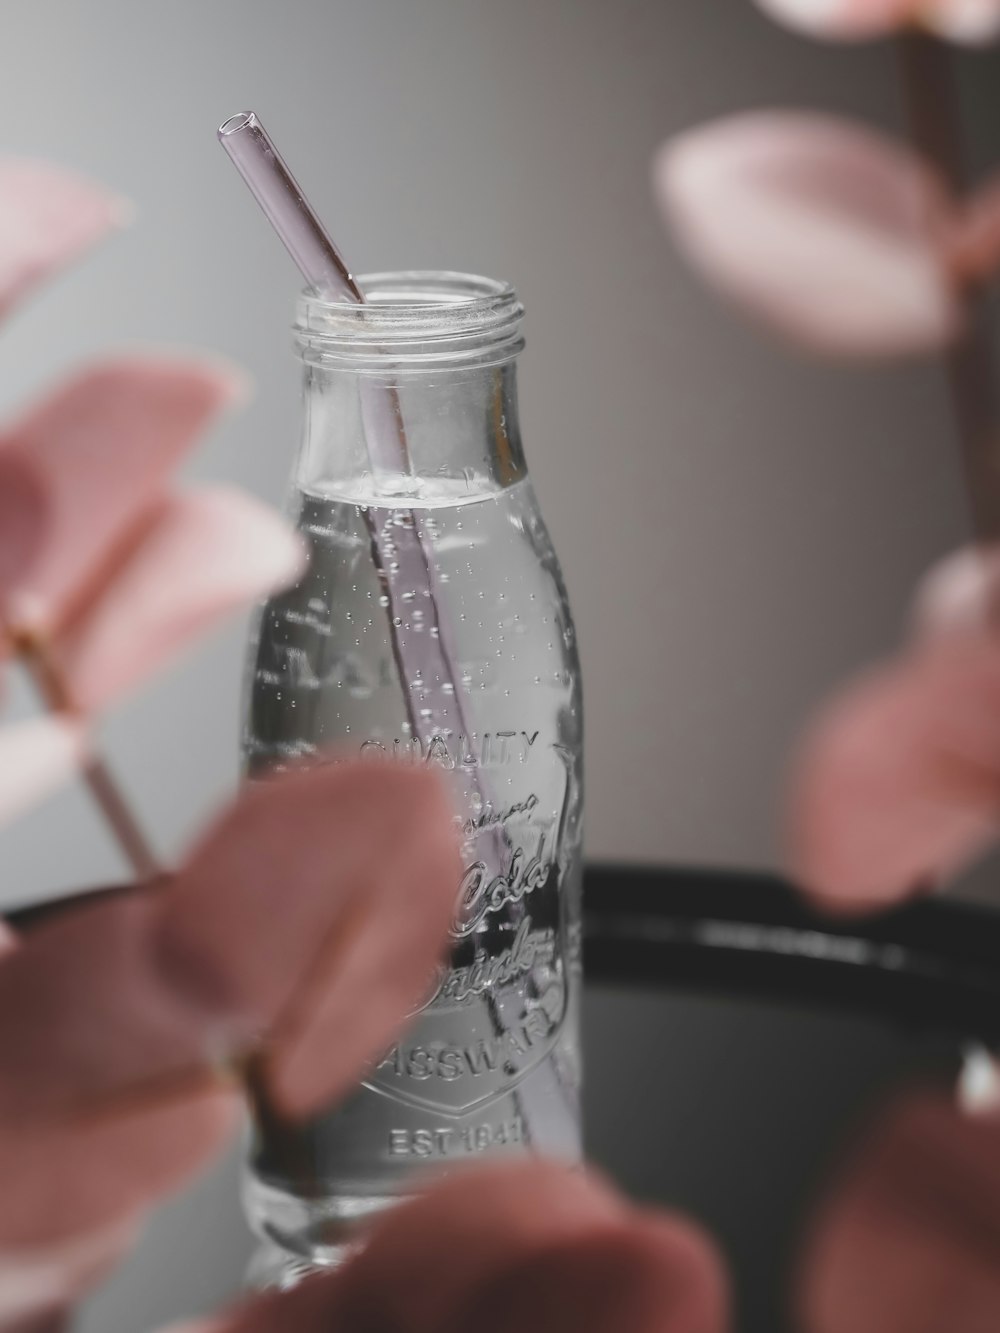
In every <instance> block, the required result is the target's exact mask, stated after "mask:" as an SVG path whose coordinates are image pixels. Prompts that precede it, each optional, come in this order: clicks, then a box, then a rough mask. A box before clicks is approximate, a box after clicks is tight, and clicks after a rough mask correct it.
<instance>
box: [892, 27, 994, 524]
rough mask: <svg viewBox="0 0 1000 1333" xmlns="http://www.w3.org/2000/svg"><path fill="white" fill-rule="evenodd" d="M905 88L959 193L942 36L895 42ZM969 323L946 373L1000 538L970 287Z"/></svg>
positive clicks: (973, 497) (973, 490)
mask: <svg viewBox="0 0 1000 1333" xmlns="http://www.w3.org/2000/svg"><path fill="white" fill-rule="evenodd" d="M895 50H896V61H897V68H898V73H899V84H900V91H901V94H902V100H903V108H904V112H905V115H906V120H907V124H908V127H909V131H910V137H911V139H912V141H913V143H914V145H915V147H916V148H917V149H918V150H919V152H920V153H921V154H922V155H923V156H924V157H925V158H926V159H927V160H928V161H929V162H930V163H931V164H932V165H933V166H934V167H935V168H936V169H937V171H938V172H940V173H941V175H942V176H943V177H944V179H945V181H946V183H947V184H948V186H949V187H950V188H951V189H952V190H954V191H955V193H956V194H957V195H961V194H962V193H964V191H965V189H966V187H967V185H968V177H967V166H966V161H965V153H964V150H963V143H962V122H961V112H960V107H959V102H958V91H957V88H956V82H955V71H954V56H953V54H952V52H951V51H950V50H949V48H948V47H947V46H946V45H945V44H944V43H942V42H938V41H935V40H934V39H933V38H931V37H928V36H926V35H924V34H922V33H918V32H908V33H905V34H904V35H903V36H901V37H898V38H897V39H896V42H895ZM967 301H968V307H967V324H966V328H965V331H964V332H963V334H962V335H961V337H960V338H959V339H958V341H957V342H955V343H954V344H953V345H952V347H951V348H950V349H949V350H948V352H947V353H946V354H945V373H946V376H947V380H948V388H949V393H950V397H951V403H952V410H953V413H954V417H955V427H956V431H957V434H958V443H959V449H960V452H961V458H962V469H963V473H964V476H965V488H966V493H967V496H968V503H969V508H970V511H971V517H972V524H973V530H974V532H975V536H976V538H977V540H978V541H980V542H982V543H987V542H996V541H1000V460H998V457H997V443H998V439H1000V419H998V414H997V400H996V399H997V396H996V388H995V385H994V380H993V372H992V360H993V355H992V346H991V338H990V328H989V320H988V311H987V300H986V296H985V294H984V293H983V290H982V288H981V287H979V286H976V287H972V288H970V289H969V290H968V297H967Z"/></svg>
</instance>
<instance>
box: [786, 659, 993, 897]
mask: <svg viewBox="0 0 1000 1333" xmlns="http://www.w3.org/2000/svg"><path fill="white" fill-rule="evenodd" d="M791 813H792V820H791V850H792V864H793V870H794V873H795V874H796V875H797V876H798V877H799V878H800V879H801V881H802V883H803V885H804V887H805V888H806V890H807V891H809V892H812V893H814V894H816V895H817V896H818V897H820V898H822V899H824V900H825V901H826V902H828V903H829V904H830V905H834V904H840V905H842V906H845V907H849V908H865V907H877V906H880V905H884V904H886V903H889V902H892V901H895V900H897V899H900V898H904V897H906V896H907V895H909V894H911V893H914V892H916V891H918V890H919V889H921V888H926V887H928V882H929V881H933V882H936V881H938V880H940V879H941V878H942V877H945V876H947V875H949V874H952V873H954V872H955V871H957V870H958V869H959V868H960V867H962V866H963V865H964V864H965V863H967V862H968V861H970V860H971V859H972V858H974V857H975V856H977V855H979V854H980V853H981V852H982V851H984V850H985V849H986V847H987V846H988V845H989V843H990V842H991V841H992V839H993V838H994V837H995V836H996V834H997V832H998V827H1000V824H998V821H1000V640H998V639H997V638H996V637H994V636H991V635H988V634H987V635H980V636H973V635H968V636H966V635H962V636H958V637H956V638H955V639H954V640H946V641H942V642H941V643H940V644H939V645H934V646H928V647H926V648H923V649H918V650H915V651H914V652H913V653H911V654H910V655H909V656H904V657H902V658H901V659H899V660H898V661H896V662H894V663H892V664H890V665H889V666H888V667H884V668H882V669H880V670H878V671H875V672H872V673H871V674H870V675H869V676H868V677H866V678H864V679H863V680H862V681H861V682H860V683H858V684H856V685H855V686H853V687H852V688H849V689H848V690H847V691H846V693H845V694H844V695H842V696H841V697H840V698H838V699H835V700H834V702H833V703H832V705H830V706H828V708H827V709H826V711H825V713H823V714H822V715H821V716H820V718H819V720H818V722H817V723H816V724H815V725H814V727H813V729H812V732H811V734H810V735H809V736H808V737H807V738H806V742H805V744H804V746H803V752H802V754H801V756H800V758H799V763H798V770H797V774H796V780H795V783H794V786H793V790H792V812H791Z"/></svg>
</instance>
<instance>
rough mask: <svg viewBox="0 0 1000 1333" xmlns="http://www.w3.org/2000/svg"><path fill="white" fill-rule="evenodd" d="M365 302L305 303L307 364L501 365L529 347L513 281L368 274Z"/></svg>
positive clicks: (301, 307)
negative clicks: (310, 361)
mask: <svg viewBox="0 0 1000 1333" xmlns="http://www.w3.org/2000/svg"><path fill="white" fill-rule="evenodd" d="M356 281H357V283H358V285H359V287H360V288H361V290H362V291H363V292H364V294H365V303H364V304H363V305H359V304H357V303H355V302H351V301H330V300H326V299H324V298H323V297H321V296H317V295H316V293H315V292H310V291H306V292H303V293H302V295H301V296H300V297H299V303H298V310H297V319H296V323H295V333H296V341H297V344H298V346H299V348H300V350H301V351H302V354H303V356H304V357H305V358H306V359H307V360H321V361H349V362H353V363H363V364H364V365H365V366H370V367H372V368H374V367H376V366H379V365H381V366H384V365H386V363H392V364H393V365H394V366H396V367H397V368H400V366H401V365H403V363H411V362H412V363H413V365H414V367H415V368H416V367H418V366H420V365H425V364H428V363H432V364H441V363H442V362H447V363H453V364H462V363H466V362H468V363H474V364H477V365H485V364H496V363H498V362H501V361H506V360H509V359H510V358H511V357H513V356H515V355H516V354H517V353H518V352H519V351H520V350H521V348H522V346H523V345H524V343H523V339H522V338H521V333H520V330H521V320H522V318H523V315H524V307H523V306H522V305H521V302H520V301H519V300H518V297H517V293H516V292H515V291H514V288H513V287H512V286H511V285H510V283H507V282H499V281H497V280H496V279H494V278H484V277H480V276H478V275H476V274H471V273H449V272H435V271H413V272H400V273H367V274H362V275H360V276H359V277H357V279H356Z"/></svg>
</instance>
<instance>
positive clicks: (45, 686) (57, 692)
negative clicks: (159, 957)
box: [10, 633, 162, 882]
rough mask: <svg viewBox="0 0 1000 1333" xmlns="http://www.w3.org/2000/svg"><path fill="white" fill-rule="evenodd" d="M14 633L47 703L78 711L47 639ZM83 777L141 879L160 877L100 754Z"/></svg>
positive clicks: (146, 842)
mask: <svg viewBox="0 0 1000 1333" xmlns="http://www.w3.org/2000/svg"><path fill="white" fill-rule="evenodd" d="M10 637H11V639H12V641H13V643H14V646H15V648H16V649H17V652H18V654H19V655H20V658H21V661H22V662H23V663H24V666H25V669H26V670H27V672H28V674H29V676H30V677H31V680H32V683H33V684H34V686H35V689H36V690H37V691H38V694H39V696H40V698H41V699H42V701H43V702H44V703H45V705H46V707H48V708H51V709H52V710H53V711H54V712H62V713H67V712H68V713H72V712H75V711H76V709H75V706H74V703H73V698H72V694H71V692H70V690H69V687H68V685H67V684H66V681H65V680H64V678H63V675H62V672H61V671H60V669H59V666H58V664H57V663H56V662H55V661H54V659H53V657H52V654H51V653H50V652H49V650H48V647H47V645H46V644H45V641H44V640H43V639H41V638H40V637H39V636H37V635H30V634H18V633H13V634H11V636H10ZM83 780H84V782H85V783H86V784H87V787H88V789H89V791H90V794H91V796H92V797H93V798H94V800H95V802H96V803H97V806H98V809H99V810H100V811H101V814H102V815H103V816H104V819H105V821H106V822H107V825H108V828H109V829H110V830H111V833H112V834H113V836H114V838H115V841H116V842H117V843H118V845H119V847H120V848H121V850H122V853H123V855H124V856H125V858H126V860H127V861H128V863H129V865H130V866H131V867H132V869H133V871H134V872H135V875H136V877H137V879H138V880H139V881H140V882H144V881H146V880H150V879H156V878H157V876H158V875H160V874H162V867H161V866H160V863H159V861H158V860H157V858H156V855H155V853H154V852H153V849H152V846H151V845H150V843H149V840H148V839H147V837H146V834H145V832H144V831H143V828H142V826H141V824H140V823H139V821H138V819H137V818H136V816H135V814H134V812H133V810H132V807H131V806H130V804H129V802H128V799H127V798H126V796H125V794H124V792H123V791H122V789H121V787H120V786H119V784H118V782H117V780H116V779H115V777H114V776H113V774H112V773H111V770H110V769H109V768H108V766H107V764H106V763H105V761H104V760H103V759H102V758H101V757H100V755H94V756H92V757H91V758H90V759H88V760H87V763H86V764H85V766H84V770H83Z"/></svg>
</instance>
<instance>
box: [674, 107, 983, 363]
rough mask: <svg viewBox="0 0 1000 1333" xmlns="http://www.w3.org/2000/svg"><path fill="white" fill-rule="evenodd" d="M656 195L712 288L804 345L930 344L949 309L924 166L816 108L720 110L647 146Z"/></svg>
mask: <svg viewBox="0 0 1000 1333" xmlns="http://www.w3.org/2000/svg"><path fill="white" fill-rule="evenodd" d="M654 179H655V185H656V189H657V193H658V195H659V199H660V203H661V206H662V208H663V210H664V213H665V214H666V216H667V218H668V220H669V221H670V222H671V223H672V224H673V226H674V228H675V230H676V233H677V237H678V240H679V243H680V245H681V247H682V249H683V250H684V251H685V253H686V255H687V257H688V258H689V259H690V260H691V262H692V263H693V264H694V265H695V266H696V267H697V268H699V269H700V270H701V271H702V273H703V274H704V275H705V276H706V277H707V278H708V279H709V280H710V281H711V282H713V283H715V285H716V286H717V287H718V288H719V290H720V291H721V292H723V293H724V294H725V295H727V296H729V297H730V298H732V299H733V300H735V301H737V302H739V303H740V304H742V305H744V306H745V307H746V308H747V309H748V310H750V311H751V312H752V313H753V314H755V315H757V316H759V317H760V318H761V319H763V320H764V321H765V322H767V323H769V324H770V325H771V326H772V327H773V328H775V329H776V330H778V331H779V332H781V333H782V334H784V335H786V336H787V337H789V338H791V339H793V340H795V341H798V342H800V343H803V344H805V345H806V346H808V347H811V348H813V349H814V350H816V351H818V352H823V353H827V354H831V355H837V356H849V357H865V356H886V355H897V354H903V353H917V352H928V351H933V350H937V349H939V348H940V347H942V346H943V345H945V344H946V343H948V342H949V341H950V340H951V339H952V338H953V337H954V336H955V335H956V334H957V332H958V330H959V328H960V326H961V319H962V313H961V308H960V301H959V299H958V295H957V293H956V290H955V288H954V283H953V281H952V279H951V277H950V274H949V272H948V268H947V264H946V261H945V257H944V253H943V252H944V246H945V244H946V242H947V240H948V238H949V235H950V229H951V227H952V226H953V223H954V210H953V207H952V204H951V201H950V200H949V198H948V196H947V194H946V192H945V189H944V187H943V186H942V184H941V182H940V181H939V180H938V178H937V177H936V176H935V175H934V174H933V173H932V172H931V171H929V170H928V169H927V168H925V167H924V166H923V164H922V163H921V161H920V160H919V158H917V157H916V155H915V154H913V153H912V152H911V151H909V150H908V149H906V148H903V147H901V146H899V145H897V144H896V143H895V142H894V141H893V140H891V139H889V138H887V137H886V136H884V135H880V134H876V133H873V132H872V131H870V130H868V129H864V128H860V127H858V126H855V125H852V124H850V123H847V122H842V121H839V120H836V119H833V118H831V117H827V116H821V115H807V114H791V113H788V114H786V113H781V112H760V113H752V114H747V115H741V116H734V117H730V118H728V119H726V120H723V121H718V122H716V123H714V124H712V125H709V126H707V127H704V128H702V129H697V130H692V131H689V132H688V133H687V134H684V135H681V136H680V137H679V138H677V139H674V140H673V141H671V142H670V143H669V144H668V145H667V146H666V147H665V148H664V149H663V150H662V151H661V153H660V155H659V156H658V158H657V160H656V164H655V171H654Z"/></svg>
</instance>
